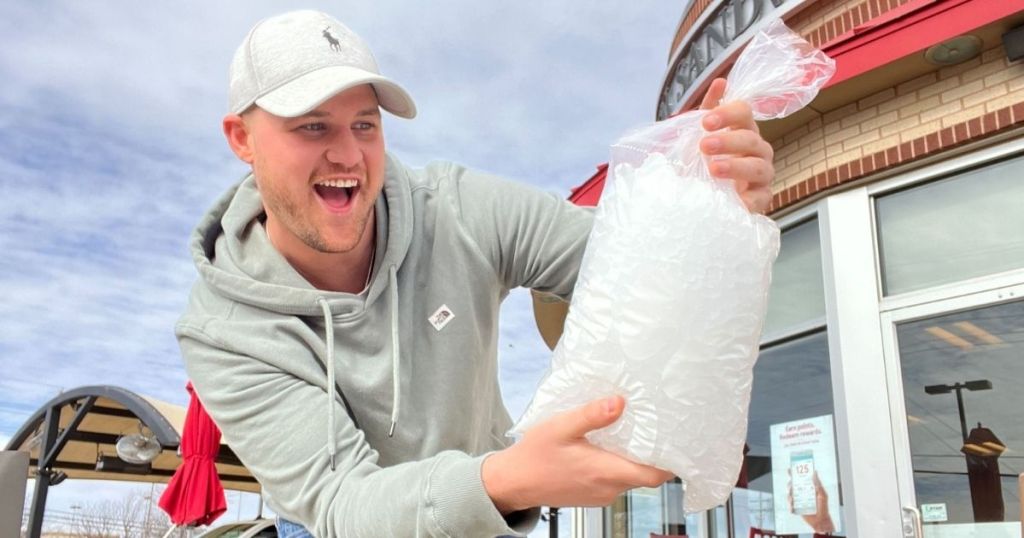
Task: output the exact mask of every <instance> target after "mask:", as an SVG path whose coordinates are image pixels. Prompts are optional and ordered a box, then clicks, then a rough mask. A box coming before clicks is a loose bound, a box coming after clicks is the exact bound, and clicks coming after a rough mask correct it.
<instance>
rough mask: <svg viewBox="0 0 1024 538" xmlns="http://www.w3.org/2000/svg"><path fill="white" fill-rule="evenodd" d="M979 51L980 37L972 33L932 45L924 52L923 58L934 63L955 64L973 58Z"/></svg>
mask: <svg viewBox="0 0 1024 538" xmlns="http://www.w3.org/2000/svg"><path fill="white" fill-rule="evenodd" d="M980 52H981V39H979V38H978V37H977V36H973V35H962V36H958V37H954V38H953V39H950V40H948V41H943V42H942V43H939V44H938V45H932V46H931V47H930V48H929V49H928V50H926V51H925V52H924V59H925V60H928V61H929V62H931V63H933V64H935V65H955V64H958V63H961V62H966V61H967V60H970V59H971V58H974V57H975V56H977V55H978V54H979V53H980Z"/></svg>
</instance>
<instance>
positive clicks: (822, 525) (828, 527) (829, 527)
mask: <svg viewBox="0 0 1024 538" xmlns="http://www.w3.org/2000/svg"><path fill="white" fill-rule="evenodd" d="M786 472H787V473H788V472H789V471H788V470H787V471H786ZM812 480H813V481H814V513H813V514H801V516H800V517H801V518H803V520H804V523H807V526H809V527H810V528H811V530H813V531H814V532H816V533H818V534H827V533H832V532H836V524H835V523H833V522H832V515H831V514H829V510H828V492H827V491H825V486H823V485H822V484H821V480H820V479H818V471H814V475H813V476H812ZM787 489H788V490H789V493H788V494H787V495H786V500H788V501H789V513H791V514H792V513H795V511H794V509H793V481H792V477H791V478H790V481H789V484H788V486H787Z"/></svg>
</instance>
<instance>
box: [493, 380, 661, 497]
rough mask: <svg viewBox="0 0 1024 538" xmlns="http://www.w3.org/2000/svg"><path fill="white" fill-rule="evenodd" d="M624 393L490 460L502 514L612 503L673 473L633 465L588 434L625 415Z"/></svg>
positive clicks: (565, 417)
mask: <svg viewBox="0 0 1024 538" xmlns="http://www.w3.org/2000/svg"><path fill="white" fill-rule="evenodd" d="M624 407H625V401H624V400H623V399H622V397H621V396H615V397H612V398H607V399H604V400H597V401H593V402H590V403H588V404H587V405H584V406H582V407H579V408H577V409H574V410H572V411H567V412H565V413H562V414H560V415H557V416H555V417H552V418H550V419H548V420H547V421H546V422H543V423H541V424H538V425H537V426H535V427H534V428H532V429H530V430H529V431H528V432H526V434H525V435H524V436H523V439H522V440H521V441H520V442H518V443H516V444H515V445H512V446H511V447H509V448H506V449H505V450H502V451H499V452H495V453H494V454H492V455H491V456H490V457H488V458H487V459H486V460H484V464H483V467H482V469H481V472H482V475H483V482H484V489H486V490H487V494H488V495H489V496H490V497H491V500H492V501H494V506H495V507H497V508H498V510H499V511H500V512H501V513H502V514H508V513H510V512H514V511H516V510H523V509H526V508H531V507H534V506H606V505H608V504H611V502H612V501H614V500H615V497H616V496H617V495H618V494H620V493H622V492H623V491H626V490H628V489H632V488H635V487H639V486H648V487H657V486H659V485H661V484H663V483H665V482H666V481H668V480H669V479H671V478H672V476H673V475H672V473H670V472H667V471H662V470H660V469H656V468H654V467H650V466H647V465H640V464H638V463H633V462H631V461H629V460H627V459H625V458H622V457H619V456H616V455H615V454H612V453H611V452H607V451H605V450H602V449H600V448H597V447H596V446H594V445H592V444H590V443H589V442H587V440H586V438H585V437H584V435H585V434H586V433H587V432H589V431H593V430H597V429H600V428H603V427H605V426H608V425H609V424H611V423H613V422H615V421H616V420H617V419H618V418H619V416H621V415H622V410H623V408H624Z"/></svg>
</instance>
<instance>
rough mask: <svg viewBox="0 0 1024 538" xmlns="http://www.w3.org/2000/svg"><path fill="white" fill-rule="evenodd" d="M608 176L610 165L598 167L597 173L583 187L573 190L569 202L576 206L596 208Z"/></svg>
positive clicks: (605, 164)
mask: <svg viewBox="0 0 1024 538" xmlns="http://www.w3.org/2000/svg"><path fill="white" fill-rule="evenodd" d="M607 176H608V163H604V164H599V165H597V172H596V173H594V175H592V176H590V179H588V180H586V181H585V182H584V183H583V184H582V185H580V186H579V187H576V188H574V189H573V190H572V194H570V195H569V201H570V202H572V203H574V204H576V205H583V206H596V205H597V201H598V200H600V199H601V192H602V191H604V180H605V178H606V177H607Z"/></svg>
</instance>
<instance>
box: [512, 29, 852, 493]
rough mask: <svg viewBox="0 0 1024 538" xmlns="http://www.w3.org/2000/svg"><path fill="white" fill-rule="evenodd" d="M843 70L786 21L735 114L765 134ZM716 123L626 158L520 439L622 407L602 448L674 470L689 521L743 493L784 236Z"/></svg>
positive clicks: (638, 141) (736, 93) (744, 67)
mask: <svg viewBox="0 0 1024 538" xmlns="http://www.w3.org/2000/svg"><path fill="white" fill-rule="evenodd" d="M833 72H834V63H833V62H832V60H831V59H829V58H828V57H826V56H825V55H824V54H823V53H821V52H820V51H816V50H814V49H813V47H811V45H809V44H808V43H807V42H806V41H804V40H803V39H801V38H800V37H799V36H797V35H795V34H793V33H792V32H791V31H790V30H789V29H787V28H786V27H785V25H783V24H782V22H781V21H772V22H770V23H768V24H766V25H765V26H764V29H763V30H761V31H760V32H759V33H758V34H757V35H756V36H755V37H754V39H753V40H752V41H751V43H750V44H749V45H748V46H747V48H746V49H745V50H744V51H743V52H742V54H741V55H740V57H739V58H738V59H737V61H736V64H735V65H734V67H733V69H732V71H731V73H730V74H729V78H728V83H727V88H726V93H725V98H724V99H723V101H731V100H737V99H739V100H744V101H746V102H748V103H750V104H751V107H752V108H753V110H754V115H755V118H757V119H770V118H777V117H782V116H785V115H788V114H791V113H792V112H794V111H796V110H799V109H800V108H801V107H803V106H804V105H806V104H807V103H808V102H810V101H811V99H813V98H814V96H815V95H816V94H817V91H818V89H819V88H820V87H821V86H822V85H823V84H824V83H825V82H826V81H827V80H828V79H829V77H831V75H832V73H833ZM704 113H705V112H704V111H694V112H688V113H686V114H682V115H679V116H676V117H673V118H670V119H668V120H665V121H662V122H658V123H656V124H654V125H650V126H647V127H644V128H642V129H638V130H635V131H632V132H630V133H628V134H627V135H626V136H624V137H623V138H622V139H620V140H619V141H618V142H616V143H615V144H614V145H613V146H612V161H611V166H610V167H609V177H608V180H607V182H606V186H605V191H604V194H603V195H602V198H601V202H600V204H599V205H598V209H597V214H596V217H595V222H594V228H593V230H592V232H591V235H590V240H589V243H588V245H587V251H586V253H585V254H584V257H583V262H582V266H581V268H580V275H579V279H578V281H577V284H576V289H575V292H574V296H573V302H572V307H571V309H570V312H569V316H568V318H567V319H566V322H565V330H564V332H563V334H562V339H561V340H560V341H559V343H558V346H557V347H556V349H555V352H554V356H553V358H552V361H551V367H550V369H549V371H548V373H547V374H546V375H545V377H544V379H543V380H542V381H541V385H540V387H539V388H538V390H537V393H536V394H535V395H534V398H533V400H532V402H531V403H530V406H529V407H528V409H527V411H526V413H525V414H524V415H523V417H522V418H521V419H520V421H519V423H518V424H516V426H515V427H514V428H513V430H512V434H513V435H521V434H522V433H524V432H525V431H526V430H528V429H529V428H530V427H532V426H534V425H536V424H537V423H538V422H541V421H543V420H545V419H547V418H550V417H551V416H553V415H555V414H557V413H560V412H563V411H567V410H570V409H573V408H575V407H578V406H580V405H583V404H585V403H587V402H589V401H592V400H595V399H599V398H603V397H607V396H612V395H616V394H619V395H622V396H624V397H625V398H626V402H627V403H626V408H625V411H624V413H623V416H622V418H620V419H619V420H618V421H616V423H615V424H613V425H611V426H609V427H607V428H604V429H602V430H599V431H596V432H591V433H590V434H589V435H588V439H589V440H590V441H591V442H593V443H594V444H596V445H597V446H600V447H602V448H605V449H607V450H610V451H612V452H615V453H617V454H620V455H623V456H625V457H628V458H629V459H631V460H634V461H637V462H640V463H645V464H649V465H654V466H656V467H659V468H662V469H667V470H669V471H672V472H673V473H675V474H676V475H677V476H679V477H680V478H681V479H682V480H683V482H684V484H685V486H686V493H685V501H684V509H685V510H686V511H687V512H697V511H702V510H707V509H709V508H711V507H714V506H717V505H719V504H721V503H723V502H724V501H725V500H726V498H727V497H728V496H729V494H730V492H731V491H732V488H733V485H734V484H735V482H736V478H737V475H738V473H739V467H740V463H741V461H742V456H743V454H742V449H743V442H744V439H745V437H746V425H747V407H748V405H749V402H750V387H751V381H752V370H753V366H754V362H755V360H756V359H757V353H758V340H759V338H760V334H761V329H762V326H763V322H764V313H765V309H766V306H767V296H768V287H769V284H770V281H771V266H772V263H773V262H774V260H775V257H776V255H777V254H778V249H779V230H778V227H777V226H776V225H775V223H774V222H773V221H772V220H771V219H769V218H767V217H764V216H762V215H753V214H750V213H749V212H748V211H747V210H746V207H745V206H744V205H743V202H742V201H741V200H740V198H739V196H738V195H737V194H736V191H735V189H734V187H733V185H732V182H731V181H720V180H715V179H712V178H711V176H710V174H709V173H708V171H707V166H706V164H705V162H704V159H703V158H702V155H701V153H700V151H699V149H698V144H699V142H700V139H701V138H702V137H703V136H704V135H705V132H704V130H703V129H702V127H701V118H702V117H703V115H704Z"/></svg>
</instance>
